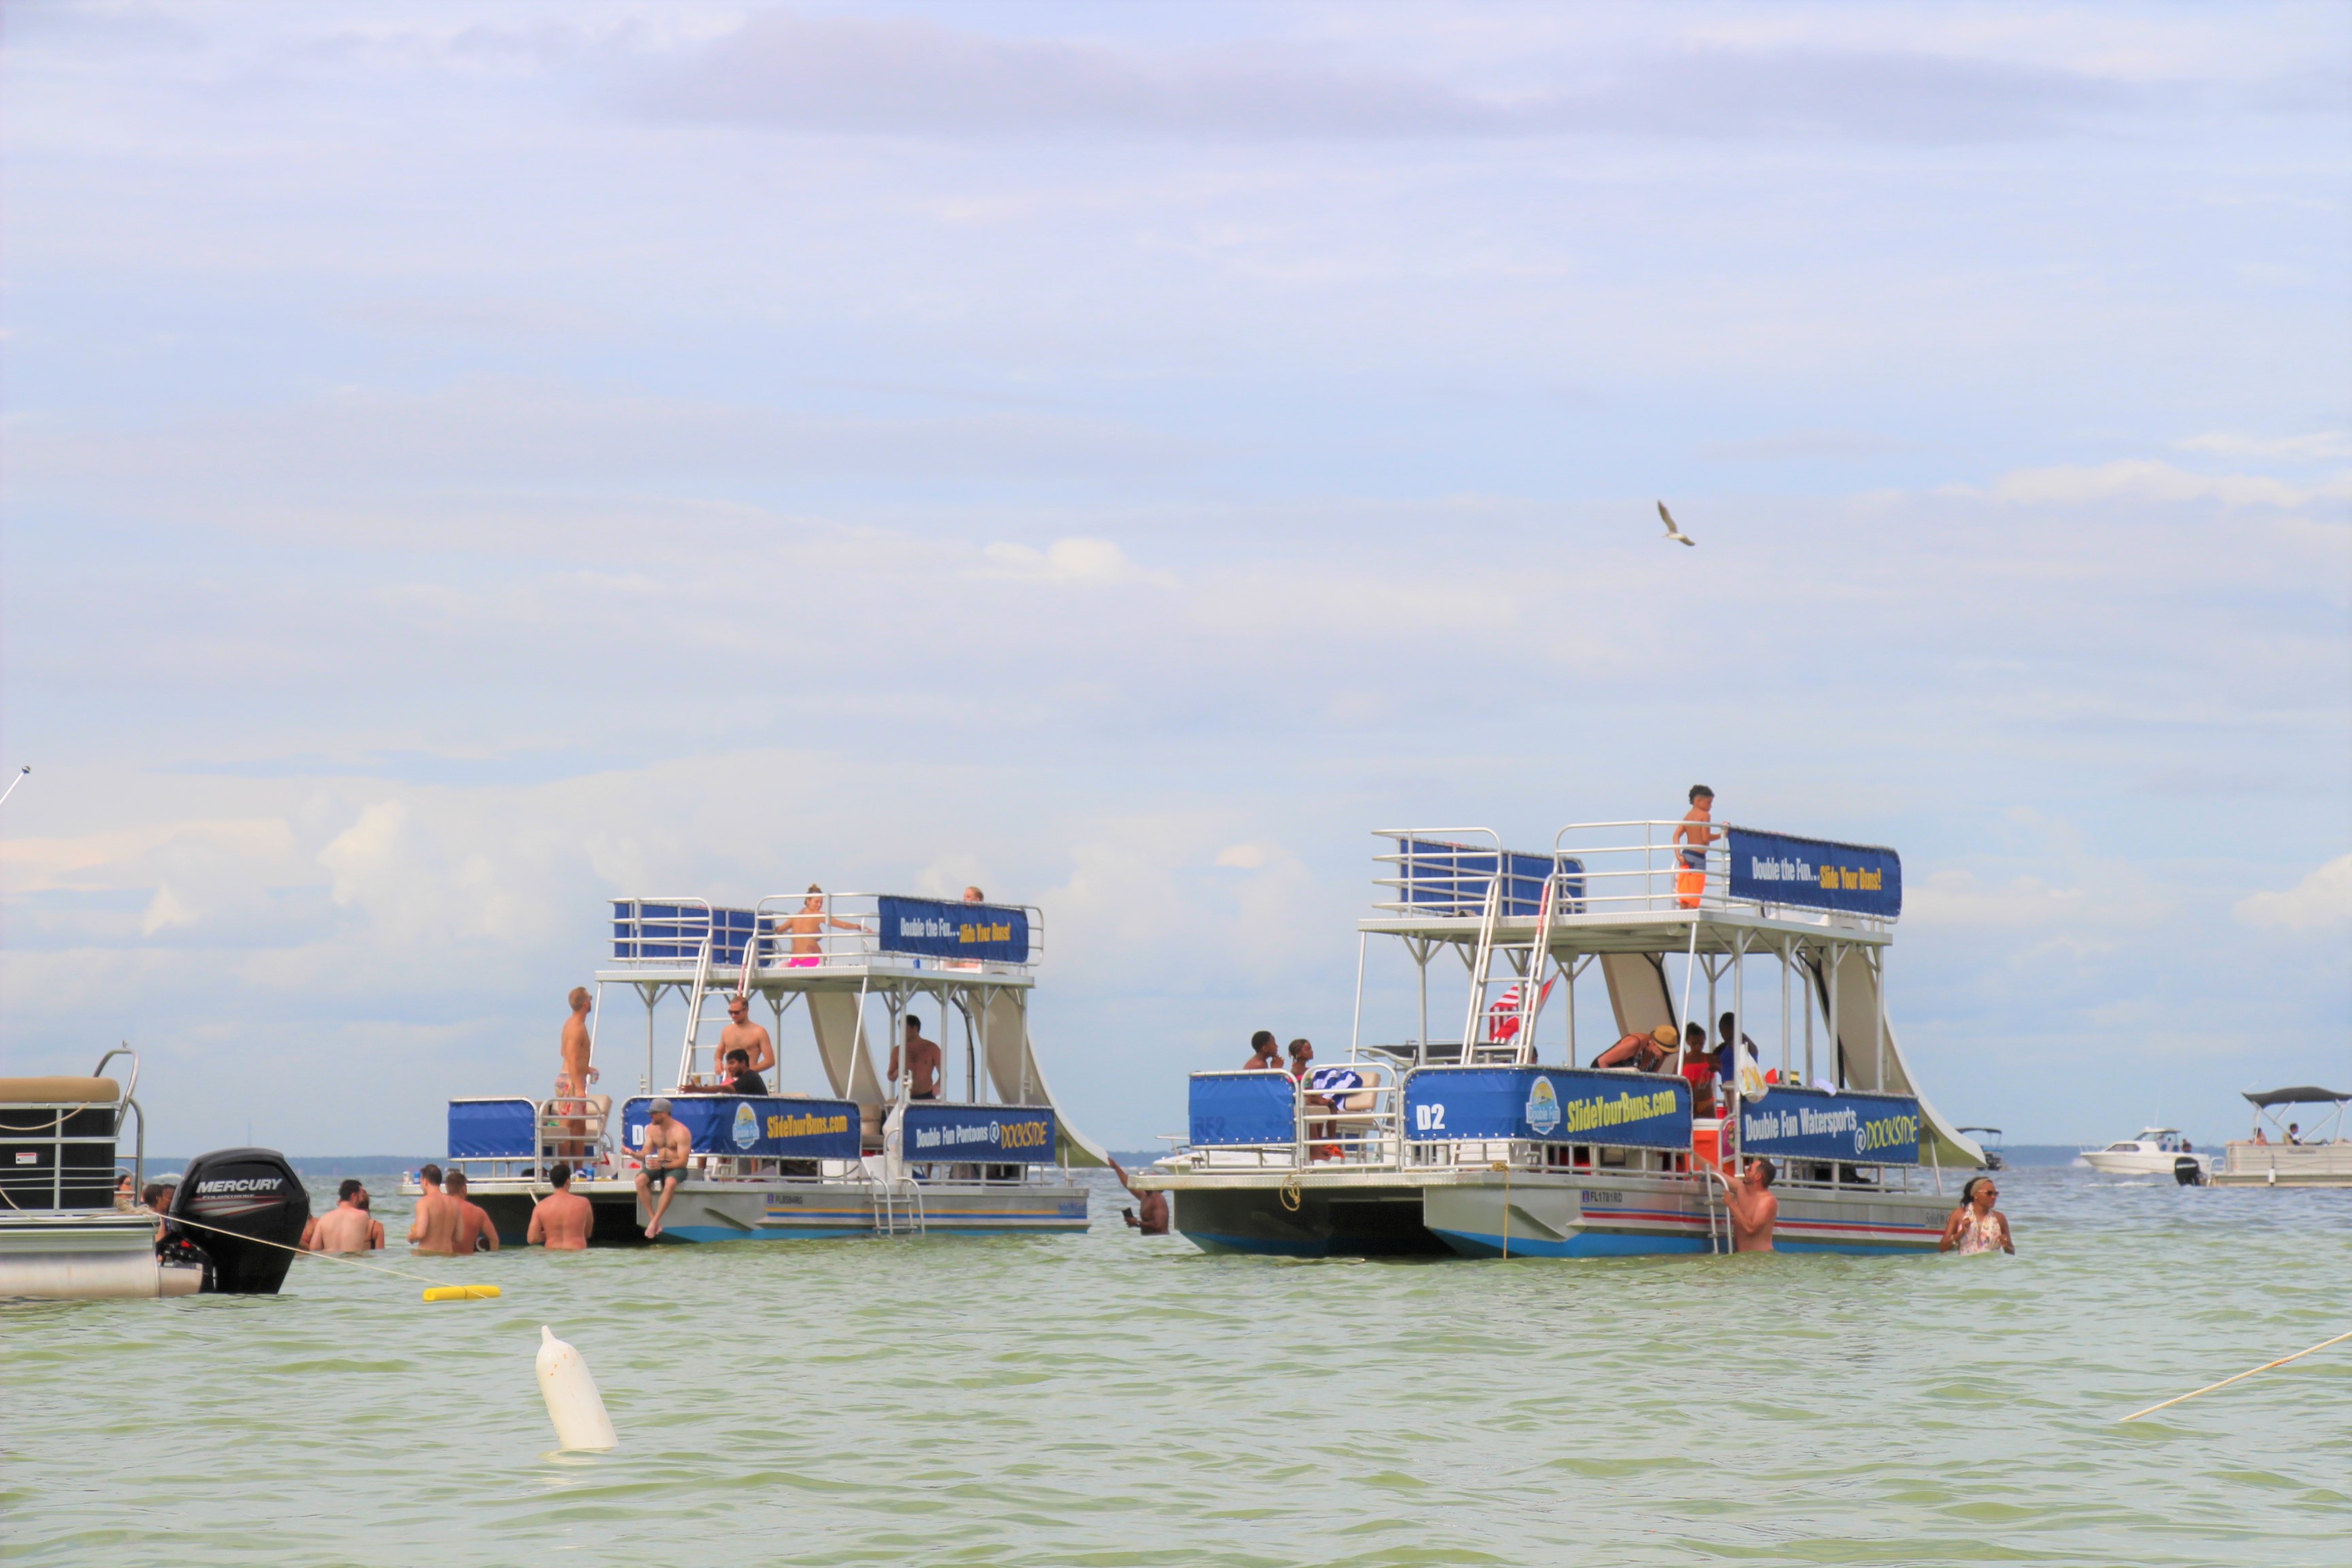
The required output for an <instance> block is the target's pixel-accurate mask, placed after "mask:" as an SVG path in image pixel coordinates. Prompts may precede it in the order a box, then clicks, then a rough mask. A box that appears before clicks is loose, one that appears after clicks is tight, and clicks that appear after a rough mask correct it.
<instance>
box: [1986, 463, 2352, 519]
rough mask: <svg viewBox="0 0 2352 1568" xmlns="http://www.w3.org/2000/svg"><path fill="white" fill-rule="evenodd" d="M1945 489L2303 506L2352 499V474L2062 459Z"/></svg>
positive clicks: (1997, 495) (2010, 496)
mask: <svg viewBox="0 0 2352 1568" xmlns="http://www.w3.org/2000/svg"><path fill="white" fill-rule="evenodd" d="M1943 493H1946V494H1959V495H1987V496H1990V498H1991V499H1993V500H2003V501H2033V502H2050V501H2054V502H2081V501H2102V500H2149V501H2175V502H2178V501H2218V502H2220V503H2221V505H2222V506H2225V507H2232V508H2234V507H2245V506H2273V507H2300V506H2308V505H2310V504H2311V503H2312V502H2313V501H2315V500H2347V499H2352V474H2338V475H2336V476H2335V477H2333V478H2331V479H2327V480H2326V481H2324V482H2323V483H2321V484H2318V485H2315V486H2307V485H2291V484H2288V483H2287V482H2286V481H2285V480H2284V479H2272V478H2270V477H2269V476H2268V475H2264V474H2198V473H2191V472H2190V471H2189V470H2188V469H2187V468H2175V467H2174V466H2173V465H2172V464H2170V463H2166V462H2159V461H2157V460H2154V459H2151V458H2125V459H2122V460H2119V461H2116V462H2113V463H2103V464H2100V465H2099V466H2097V467H2095V468H2084V467H2080V466H2077V465H2073V464H2061V465H2058V466H2055V467H2053V468H2020V469H2017V470H2016V471H2015V472H2013V473H2008V474H2004V475H2002V476H2001V477H2000V479H1997V480H1995V481H1994V483H1993V485H1992V487H1991V489H1989V490H1981V489H1973V488H1970V487H1968V486H1951V487H1948V488H1947V489H1946V490H1945V491H1944V492H1943Z"/></svg>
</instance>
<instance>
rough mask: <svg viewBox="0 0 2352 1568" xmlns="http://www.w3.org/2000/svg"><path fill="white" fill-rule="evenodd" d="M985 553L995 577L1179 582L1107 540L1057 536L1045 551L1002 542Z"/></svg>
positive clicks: (1045, 580) (1168, 584)
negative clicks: (1147, 567) (1143, 564)
mask: <svg viewBox="0 0 2352 1568" xmlns="http://www.w3.org/2000/svg"><path fill="white" fill-rule="evenodd" d="M982 553H984V554H985V555H986V556H987V557H988V560H989V563H990V564H991V567H992V571H991V573H990V575H992V576H999V577H1014V578H1020V579H1023V580H1025V581H1028V582H1035V583H1068V584H1101V583H1149V584H1153V585H1154V586H1157V587H1162V588H1172V587H1174V586H1175V585H1176V574H1174V573H1172V572H1148V571H1146V570H1144V569H1143V568H1142V567H1140V566H1139V565H1137V564H1136V563H1134V562H1132V561H1130V560H1129V559H1128V556H1127V552H1125V551H1123V550H1121V549H1120V548H1119V547H1118V545H1117V544H1114V543H1112V542H1110V541H1109V540H1108V539H1057V540H1055V542H1053V543H1051V544H1049V545H1047V546H1046V547H1045V549H1043V550H1038V549H1035V548H1034V547H1033V546H1030V545H1026V544H1008V543H1003V542H998V543H995V544H992V545H990V546H989V547H988V548H987V550H986V551H984V552H982Z"/></svg>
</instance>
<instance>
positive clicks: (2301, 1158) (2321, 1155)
mask: <svg viewBox="0 0 2352 1568" xmlns="http://www.w3.org/2000/svg"><path fill="white" fill-rule="evenodd" d="M2246 1099H2247V1100H2248V1101H2249V1102H2251V1103H2252V1106H2253V1108H2254V1115H2255V1117H2256V1119H2257V1120H2256V1121H2255V1123H2254V1125H2255V1127H2256V1129H2257V1130H2260V1129H2261V1128H2262V1125H2263V1122H2265V1121H2267V1122H2269V1123H2270V1127H2269V1130H2268V1131H2266V1132H2265V1133H2264V1134H2263V1140H2264V1141H2263V1142H2260V1143H2257V1142H2253V1141H2252V1139H2232V1140H2231V1142H2230V1146H2229V1148H2228V1149H2227V1150H2226V1151H2224V1158H2223V1160H2222V1163H2221V1168H2220V1169H2218V1170H2216V1171H2215V1172H2214V1173H2213V1184H2214V1185H2215V1186H2217V1187H2352V1141H2347V1139H2346V1138H2345V1136H2344V1106H2345V1102H2346V1101H2347V1100H2352V1094H2342V1093H2338V1092H2337V1091H2336V1090H2335V1089H2320V1088H2317V1087H2315V1086H2314V1085H2311V1084H2302V1085H2298V1086H2297V1087H2295V1088H2294V1089H2264V1090H2261V1091H2249V1092H2248V1093H2247V1095H2246ZM2297 1105H2316V1106H2323V1107H2326V1108H2327V1109H2326V1110H2323V1111H2321V1113H2320V1120H2319V1121H2316V1122H2315V1123H2314V1124H2313V1125H2312V1129H2311V1131H2309V1132H2299V1133H2297V1134H2295V1138H2294V1142H2289V1141H2288V1134H2287V1128H2288V1126H2289V1125H2291V1123H2289V1122H2287V1121H2284V1120H2282V1119H2281V1117H2280V1115H2279V1112H2280V1111H2281V1110H2283V1109H2285V1108H2287V1107H2291V1106H2297Z"/></svg>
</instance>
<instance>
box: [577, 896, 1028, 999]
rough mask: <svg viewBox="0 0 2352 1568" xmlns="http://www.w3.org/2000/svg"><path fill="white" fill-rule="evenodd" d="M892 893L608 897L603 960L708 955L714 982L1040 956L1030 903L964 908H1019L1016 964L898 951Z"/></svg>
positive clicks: (952, 903) (1019, 968)
mask: <svg viewBox="0 0 2352 1568" xmlns="http://www.w3.org/2000/svg"><path fill="white" fill-rule="evenodd" d="M886 897H898V895H895V894H882V893H824V892H819V893H771V894H769V895H767V896H766V897H765V898H762V899H760V900H757V901H756V902H755V903H753V904H752V905H751V906H750V907H748V908H746V907H742V906H731V905H726V904H714V903H712V902H711V901H710V900H708V899H702V898H692V897H686V896H681V895H670V896H660V897H642V898H628V899H615V900H613V901H612V904H613V932H612V956H611V959H610V963H611V964H612V965H613V966H614V967H615V968H619V969H623V970H627V969H632V968H644V969H663V970H670V971H677V970H684V969H698V968H699V967H700V966H701V965H702V964H704V963H706V962H707V963H708V965H709V984H711V985H712V986H719V985H722V984H723V985H733V984H742V983H743V982H745V981H750V980H759V979H779V978H782V979H790V978H792V977H793V975H794V973H795V972H796V971H801V970H811V971H814V972H816V973H824V972H825V971H827V970H841V969H862V968H866V967H868V966H871V965H874V964H877V963H895V964H903V965H905V966H906V967H908V968H914V969H947V970H963V971H970V972H980V973H1025V972H1026V971H1028V970H1029V969H1031V968H1033V967H1034V966H1035V964H1036V963H1037V962H1038V961H1039V959H1040V958H1041V957H1042V956H1043V955H1044V952H1045V915H1044V911H1042V910H1039V909H1038V908H1037V907H1036V906H1035V905H1034V904H986V905H974V906H969V907H970V908H972V909H975V910H981V909H986V910H1018V911H1020V913H1021V914H1022V916H1023V917H1024V919H1025V921H1026V922H1027V926H1028V935H1029V942H1028V957H1027V958H1026V960H1024V961H1022V962H1017V963H1016V962H1011V961H1007V960H1002V959H967V958H946V957H936V956H931V955H927V954H919V953H912V952H901V951H898V950H897V949H896V948H894V947H893V946H892V945H891V944H890V943H889V942H886V941H885V940H884V933H883V931H882V910H881V903H882V900H883V899H884V898H886ZM925 901H926V902H933V903H941V904H945V905H947V906H948V907H949V908H950V910H954V909H959V908H963V907H967V906H962V905H961V904H959V903H958V901H957V900H925ZM706 954H707V958H706ZM811 977H812V978H813V977H814V976H811Z"/></svg>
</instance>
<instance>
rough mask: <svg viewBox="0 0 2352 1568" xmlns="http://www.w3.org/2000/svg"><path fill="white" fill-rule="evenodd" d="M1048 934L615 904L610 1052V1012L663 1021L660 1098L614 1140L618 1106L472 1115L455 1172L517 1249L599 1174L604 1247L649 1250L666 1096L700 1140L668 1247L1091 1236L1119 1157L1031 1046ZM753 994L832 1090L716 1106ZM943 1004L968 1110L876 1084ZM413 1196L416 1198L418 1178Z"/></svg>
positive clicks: (609, 1062)
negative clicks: (1039, 965) (946, 1236)
mask: <svg viewBox="0 0 2352 1568" xmlns="http://www.w3.org/2000/svg"><path fill="white" fill-rule="evenodd" d="M1043 934H1044V922H1043V920H1042V917H1041V915H1040V913H1039V911H1038V910H1036V909H1034V908H1033V907H1029V906H1025V905H1004V904H976V903H954V902H946V901H942V900H935V899H919V898H908V897H899V896H897V895H893V894H887V893H885V894H870V893H840V894H825V895H816V896H814V899H812V898H811V897H809V896H804V895H802V894H797V893H794V894H789V895H777V896H775V897H772V898H767V899H762V900H760V902H759V903H758V904H757V905H756V906H755V907H753V908H751V909H740V908H735V909H730V908H727V907H725V906H722V905H718V904H713V903H710V902H709V901H707V900H701V899H685V898H657V899H623V900H614V904H613V938H612V942H613V945H612V958H611V961H610V963H609V966H608V967H606V968H604V969H602V970H600V971H598V972H597V974H596V995H597V1006H596V1008H595V1011H594V1014H593V1024H594V1025H595V1026H596V1027H595V1032H594V1034H593V1039H592V1043H593V1047H594V1048H595V1052H596V1059H597V1061H598V1062H599V1064H600V1067H601V1069H602V1070H603V1071H604V1073H606V1074H607V1075H610V1074H612V1073H613V1072H614V1070H615V1068H616V1054H615V1053H614V1050H613V1046H614V1035H613V1033H612V1031H611V1030H609V1029H606V1028H604V1024H605V1023H606V1021H607V1020H606V1018H605V1008H604V1000H605V998H606V997H607V996H608V995H610V994H614V993H615V992H626V993H634V994H635V995H636V996H637V997H638V998H639V999H640V1000H641V1001H642V1002H643V1003H644V1004H645V1009H646V1068H645V1076H644V1078H643V1079H642V1080H641V1081H640V1085H639V1087H640V1089H641V1090H642V1091H643V1092H640V1093H639V1094H637V1095H635V1096H632V1097H629V1098H627V1099H626V1100H624V1102H623V1103H622V1105H621V1107H620V1115H619V1120H618V1122H617V1124H616V1123H615V1122H614V1117H613V1103H612V1099H611V1097H610V1096H608V1095H602V1094H596V1095H586V1096H581V1095H571V1096H560V1097H558V1096H551V1097H548V1098H545V1099H530V1098H521V1097H517V1098H506V1099H468V1100H451V1101H450V1102H449V1154H448V1163H449V1165H450V1166H451V1167H453V1168H455V1169H457V1170H462V1171H464V1172H465V1173H467V1186H468V1188H469V1193H468V1195H469V1196H470V1197H471V1198H472V1199H473V1200H474V1201H475V1202H476V1203H478V1204H480V1205H482V1206H483V1207H484V1208H485V1209H487V1210H488V1211H489V1214H490V1216H491V1218H492V1220H493V1221H494V1222H495V1223H496V1224H497V1226H498V1227H499V1239H500V1242H501V1243H502V1244H504V1245H509V1246H512V1245H518V1244H520V1243H521V1242H522V1240H523V1239H524V1236H525V1233H526V1231H527V1229H528V1227H529V1226H530V1211H531V1208H532V1206H533V1205H534V1204H535V1203H536V1202H537V1201H538V1200H539V1199H540V1198H541V1197H543V1196H544V1195H546V1194H547V1193H548V1192H549V1191H550V1190H551V1188H550V1186H549V1184H548V1181H547V1176H548V1173H549V1172H550V1171H551V1169H552V1168H553V1167H554V1166H555V1165H556V1164H558V1163H565V1164H570V1165H572V1166H574V1167H577V1168H579V1169H580V1171H581V1173H580V1174H579V1175H578V1176H576V1177H575V1178H574V1179H573V1181H572V1191H573V1192H575V1193H577V1194H580V1195H581V1196H583V1197H584V1198H586V1199H587V1200H588V1202H589V1203H590V1205H592V1206H593V1209H594V1211H595V1227H594V1232H593V1239H594V1240H595V1241H596V1242H598V1243H606V1242H626V1241H635V1240H641V1239H642V1237H643V1227H644V1226H646V1224H647V1223H648V1221H649V1219H650V1215H649V1213H648V1212H647V1211H646V1210H645V1209H643V1208H641V1206H640V1205H639V1204H638V1201H637V1194H636V1186H635V1181H636V1171H637V1166H638V1154H639V1152H640V1151H641V1150H642V1149H643V1147H644V1143H645V1131H646V1121H647V1120H648V1113H649V1107H650V1104H651V1101H652V1100H653V1099H654V1098H655V1097H656V1095H658V1096H661V1097H666V1098H667V1099H668V1100H670V1101H671V1103H672V1108H673V1114H674V1115H675V1116H676V1117H677V1120H678V1121H681V1122H682V1123H684V1124H685V1125H686V1127H687V1128H688V1131H690V1132H691V1134H692V1135H693V1140H694V1158H693V1164H692V1174H691V1175H690V1176H689V1177H688V1179H687V1180H686V1181H684V1182H682V1183H680V1184H679V1187H678V1191H677V1196H676V1197H674V1198H673V1199H672V1200H671V1203H670V1206H669V1211H668V1213H667V1215H664V1217H663V1228H662V1237H664V1238H665V1239H670V1240H677V1241H695V1242H711V1241H738V1240H742V1241H786V1240H809V1239H815V1238H822V1237H846V1236H872V1235H877V1234H880V1235H904V1234H909V1233H922V1232H952V1233H957V1234H967V1235H970V1234H994V1233H1004V1232H1053V1231H1076V1230H1083V1229H1085V1228H1086V1226H1087V1190H1086V1188H1085V1187H1084V1186H1082V1185H1080V1184H1078V1183H1077V1182H1076V1179H1075V1178H1074V1177H1073V1176H1072V1174H1071V1169H1070V1168H1071V1166H1073V1165H1088V1164H1092V1165H1099V1164H1102V1163H1104V1160H1105V1156H1104V1155H1103V1152H1102V1151H1101V1150H1100V1149H1099V1148H1097V1146H1096V1145H1095V1144H1094V1143H1093V1142H1090V1141H1089V1140H1087V1138H1085V1137H1084V1136H1083V1135H1081V1134H1080V1133H1079V1132H1078V1131H1076V1129H1074V1128H1072V1127H1071V1126H1070V1125H1069V1122H1068V1121H1067V1119H1066V1118H1065V1117H1063V1116H1062V1115H1061V1113H1060V1111H1059V1110H1057V1109H1056V1108H1055V1104H1054V1098H1053V1095H1052V1093H1051V1091H1050V1090H1048V1089H1047V1088H1046V1087H1045V1074H1044V1072H1043V1071H1042V1070H1041V1069H1040V1068H1039V1066H1038V1064H1037V1057H1036V1051H1035V1047H1034V1044H1033V1042H1032V1041H1031V1039H1030V1036H1029V1006H1028V1000H1029V993H1030V991H1031V989H1032V988H1033V987H1034V985H1035V984H1036V981H1035V974H1034V970H1035V965H1036V962H1037V958H1038V956H1039V953H1040V951H1041V948H1042V938H1043ZM737 992H740V993H741V994H743V995H745V996H746V997H751V998H757V999H759V1000H761V1001H764V1002H765V1003H766V1005H767V1009H768V1012H769V1015H770V1018H771V1020H772V1028H771V1030H770V1034H771V1037H772V1038H773V1039H774V1041H775V1043H776V1047H777V1053H778V1062H777V1067H778V1069H779V1071H781V1070H782V1068H783V1066H784V1062H785V1059H786V1058H785V1051H786V1047H785V1043H784V1016H785V1015H786V1014H787V1013H789V1012H791V1011H792V1010H793V1008H794V1007H795V1006H797V1007H799V1008H800V1010H801V1012H802V1013H803V1015H804V1016H806V1018H807V1019H808V1024H809V1029H810V1037H811V1038H812V1040H813V1042H814V1046H815V1047H816V1049H815V1055H816V1058H817V1065H818V1067H819V1068H820V1069H821V1071H822V1073H823V1075H824V1092H823V1093H821V1094H817V1095H814V1096H811V1095H805V1094H789V1093H780V1094H770V1095H765V1096H740V1095H734V1094H724V1093H719V1092H715V1086H716V1085H717V1083H718V1081H719V1073H718V1068H719V1063H718V1061H717V1060H716V1057H717V1052H718V1047H717V1040H718V1037H719V1029H720V1027H721V1026H724V1024H725V1023H726V1019H725V1018H724V1016H721V1013H723V1009H724V1006H725V1003H726V998H727V997H728V996H729V995H730V994H733V993H737ZM668 995H676V996H677V997H680V998H682V999H683V1000H684V1002H685V1010H686V1025H685V1032H684V1036H683V1038H682V1039H681V1040H680V1043H679V1046H678V1050H677V1056H676V1057H675V1058H673V1061H674V1064H675V1065H674V1067H673V1068H671V1069H670V1070H667V1071H664V1070H662V1068H661V1066H660V1065H659V1064H658V1063H657V1058H658V1057H659V1055H660V1040H659V1037H658V1033H657V1030H658V1023H657V1020H656V1008H657V1006H658V1005H659V1004H660V1002H661V1001H662V999H663V998H664V997H665V996H668ZM714 1002H716V1004H717V1005H718V1008H719V1011H718V1012H714V1011H713V1008H712V1004H713V1003H714ZM925 1003H928V1004H929V1005H927V1006H922V1007H921V1014H920V1016H922V1018H923V1023H924V1026H925V1028H926V1029H937V1030H938V1031H939V1034H938V1036H937V1038H938V1040H939V1043H940V1047H941V1053H942V1061H941V1071H940V1086H941V1091H942V1092H943V1093H944V1092H945V1090H946V1089H947V1088H948V1086H949V1085H950V1082H951V1081H952V1079H953V1076H954V1074H953V1072H952V1067H953V1064H954V1058H955V1054H956V1053H955V1051H954V1047H955V1046H956V1045H957V1044H959V1043H960V1044H961V1046H962V1047H963V1049H962V1053H961V1054H962V1057H963V1061H962V1064H961V1065H962V1068H963V1071H962V1079H963V1085H962V1087H963V1095H962V1098H961V1100H952V1101H950V1100H915V1099H913V1098H912V1074H911V1070H910V1064H909V1063H908V1062H906V1061H904V1060H902V1061H901V1063H900V1070H899V1073H898V1078H897V1079H896V1081H894V1082H886V1081H885V1080H884V1079H883V1078H882V1076H881V1075H880V1074H879V1073H878V1072H877V1069H876V1065H875V1058H874V1054H873V1046H872V1043H870V1038H869V1035H868V1032H867V1031H868V1024H869V1020H871V1021H874V1022H876V1023H878V1025H879V1026H880V1029H881V1034H882V1043H883V1044H884V1045H885V1046H886V1047H887V1045H889V1044H890V1043H891V1042H895V1041H897V1040H898V1038H899V1037H900V1027H901V1020H903V1019H904V1018H906V1017H907V1016H908V1014H910V1013H913V1012H916V1010H917V1008H918V1006H919V1005H920V1004H925ZM403 1190H404V1191H406V1192H409V1193H412V1194H413V1193H415V1192H416V1191H417V1190H418V1189H417V1186H416V1184H415V1181H414V1180H413V1179H411V1180H409V1181H407V1182H405V1183H404V1185H403Z"/></svg>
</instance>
